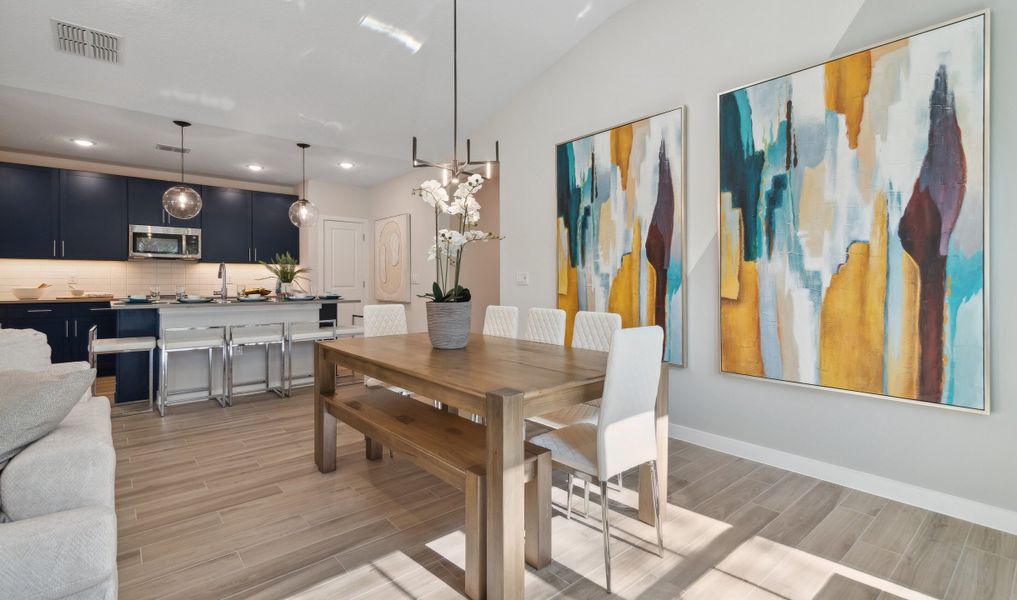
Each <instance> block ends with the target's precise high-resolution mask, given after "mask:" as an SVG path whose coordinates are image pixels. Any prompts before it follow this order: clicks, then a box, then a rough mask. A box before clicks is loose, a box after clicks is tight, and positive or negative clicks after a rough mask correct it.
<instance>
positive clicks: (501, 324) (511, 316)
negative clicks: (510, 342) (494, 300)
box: [484, 304, 519, 338]
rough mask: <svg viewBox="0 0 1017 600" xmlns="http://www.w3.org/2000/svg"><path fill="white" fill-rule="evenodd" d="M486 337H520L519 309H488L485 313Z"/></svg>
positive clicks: (502, 307)
mask: <svg viewBox="0 0 1017 600" xmlns="http://www.w3.org/2000/svg"><path fill="white" fill-rule="evenodd" d="M484 335H493V336H495V337H503V338H516V337H518V336H519V309H518V308H517V307H515V306H496V305H493V304H492V305H491V306H488V307H487V311H486V312H485V313H484Z"/></svg>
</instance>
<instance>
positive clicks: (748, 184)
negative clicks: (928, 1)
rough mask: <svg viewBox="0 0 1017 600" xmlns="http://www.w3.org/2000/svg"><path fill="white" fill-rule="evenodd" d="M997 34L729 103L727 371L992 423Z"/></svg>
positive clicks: (943, 32) (942, 39) (799, 80)
mask: <svg viewBox="0 0 1017 600" xmlns="http://www.w3.org/2000/svg"><path fill="white" fill-rule="evenodd" d="M987 20H988V15H987V14H986V13H979V14H977V15H974V16H971V17H965V18H963V19H960V20H956V21H953V22H951V23H948V24H945V25H940V26H937V27H934V28H930V29H927V30H925V31H923V32H921V33H918V34H914V35H911V36H908V37H905V38H901V39H898V40H895V41H892V42H889V43H885V44H882V45H878V46H875V47H872V48H870V49H868V50H864V51H862V52H857V53H854V54H851V55H848V56H844V57H843V58H839V59H836V60H832V61H830V62H827V63H824V64H821V65H818V66H815V67H811V68H808V69H804V70H801V71H797V72H795V73H792V74H790V75H786V76H783V77H777V78H775V79H770V80H767V81H764V82H762V83H757V84H753V85H751V86H747V87H743V88H741V89H737V90H734V91H731V92H726V93H723V94H721V95H720V96H719V97H718V102H719V126H720V173H719V175H720V182H719V188H720V270H721V277H720V296H721V307H720V309H721V317H720V319H721V369H722V371H724V372H727V373H737V374H741V375H749V376H755V377H762V378H766V379H771V380H778V381H784V382H795V383H800V384H810V385H817V386H823V387H828V388H836V389H840V390H847V391H852V392H861V393H866V394H870V395H878V396H885V397H890V398H893V399H903V400H912V401H919V402H923V403H927V404H935V405H940V406H951V407H956V408H965V409H970V410H974V411H985V412H987V411H988V390H987V386H986V365H987V348H988V345H987V340H986V325H985V320H986V315H987V314H988V312H987V300H988V296H987V293H986V276H987V273H988V271H987V263H986V255H985V250H986V245H985V234H986V232H985V223H986V211H987V209H988V196H987V181H988V179H987V177H986V173H987V171H986V166H987V160H988V156H987V150H986V139H985V135H986V119H987V116H988V115H987V113H986V98H987V87H986V86H987V74H988V70H987V64H986V60H987V57H986V52H985V48H986V36H987V33H986V32H987V31H988V29H987V25H988V23H987Z"/></svg>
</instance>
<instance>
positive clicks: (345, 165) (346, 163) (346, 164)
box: [339, 160, 357, 169]
mask: <svg viewBox="0 0 1017 600" xmlns="http://www.w3.org/2000/svg"><path fill="white" fill-rule="evenodd" d="M355 166H357V165H355V164H353V163H351V162H350V161H348V160H344V161H342V162H341V163H339V167H340V168H343V169H352V168H353V167H355Z"/></svg>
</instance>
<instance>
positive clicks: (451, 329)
mask: <svg viewBox="0 0 1017 600" xmlns="http://www.w3.org/2000/svg"><path fill="white" fill-rule="evenodd" d="M483 183H484V178H483V177H481V176H480V175H471V176H470V177H469V179H467V180H466V181H465V182H463V183H460V184H459V187H458V188H457V189H456V191H455V193H453V194H452V198H451V199H450V198H449V195H448V191H446V190H445V187H444V186H443V185H441V184H440V183H439V182H437V181H435V180H433V179H432V180H428V181H425V182H424V183H422V184H420V187H419V188H417V189H415V190H413V193H414V194H416V195H417V196H420V197H421V198H422V199H423V200H424V202H427V203H428V204H429V205H430V206H431V207H433V208H434V244H433V245H432V246H431V249H430V251H429V253H428V257H427V258H428V260H433V261H434V263H435V279H434V284H433V285H432V286H431V293H429V294H422V295H421V297H422V298H429V299H430V302H428V303H427V333H428V335H429V336H430V338H431V345H432V346H433V347H435V348H439V349H446V350H447V349H455V348H463V347H465V346H466V343H467V342H468V341H469V335H470V310H471V304H470V290H469V288H467V287H465V286H463V285H462V284H461V283H460V279H459V276H460V274H461V272H462V266H463V252H464V250H465V249H466V246H468V245H470V244H472V243H473V242H485V241H488V240H499V239H502V238H501V236H498V235H495V234H493V233H485V232H483V231H481V230H479V229H474V227H475V226H476V225H477V224H478V223H479V222H480V203H479V202H477V199H476V197H475V196H476V193H477V192H478V191H480V188H481V187H483ZM443 214H447V215H451V216H456V217H458V225H457V226H456V227H455V228H454V229H440V228H439V226H440V219H441V216H442V215H443Z"/></svg>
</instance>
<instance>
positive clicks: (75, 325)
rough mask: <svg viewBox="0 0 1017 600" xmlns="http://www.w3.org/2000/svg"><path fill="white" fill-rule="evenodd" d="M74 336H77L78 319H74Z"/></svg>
mask: <svg viewBox="0 0 1017 600" xmlns="http://www.w3.org/2000/svg"><path fill="white" fill-rule="evenodd" d="M74 337H78V320H77V319H74Z"/></svg>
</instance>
